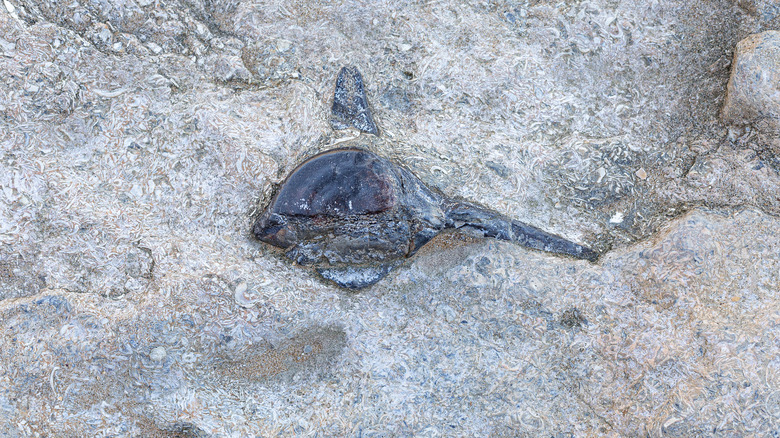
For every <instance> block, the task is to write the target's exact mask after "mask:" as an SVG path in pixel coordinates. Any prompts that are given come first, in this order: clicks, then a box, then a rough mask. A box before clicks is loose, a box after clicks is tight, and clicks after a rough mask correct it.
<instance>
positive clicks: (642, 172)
mask: <svg viewBox="0 0 780 438" xmlns="http://www.w3.org/2000/svg"><path fill="white" fill-rule="evenodd" d="M635 175H636V177H637V178H639V179H641V180H645V179H647V172H645V169H644V168H641V167H640V168H639V170H637V171H636V173H635Z"/></svg>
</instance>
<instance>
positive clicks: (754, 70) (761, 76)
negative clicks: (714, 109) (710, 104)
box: [722, 31, 780, 137]
mask: <svg viewBox="0 0 780 438" xmlns="http://www.w3.org/2000/svg"><path fill="white" fill-rule="evenodd" d="M722 115H723V120H724V121H725V122H727V123H733V124H736V125H748V124H749V125H753V126H754V127H756V128H757V129H758V130H759V131H761V132H763V133H765V134H769V135H770V136H772V137H780V31H766V32H762V33H758V34H754V35H750V36H749V37H747V38H745V39H743V40H742V41H740V42H739V44H737V49H736V51H735V52H734V62H733V64H732V68H731V79H729V84H728V92H727V95H726V102H725V104H724V105H723V114H722Z"/></svg>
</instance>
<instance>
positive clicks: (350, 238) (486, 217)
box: [252, 68, 599, 289]
mask: <svg viewBox="0 0 780 438" xmlns="http://www.w3.org/2000/svg"><path fill="white" fill-rule="evenodd" d="M345 71H346V74H350V70H347V69H346V68H345V69H343V70H342V72H341V74H340V77H341V76H342V75H344V74H345ZM351 71H352V72H355V73H356V72H357V69H354V68H352V69H351ZM357 74H358V75H359V73H357ZM360 81H361V82H362V79H360ZM339 82H342V83H343V82H345V81H339ZM346 82H351V83H354V82H355V81H346ZM359 91H360V92H361V93H362V91H363V90H362V87H360V90H359ZM339 93H340V90H339V86H338V85H337V87H336V96H339ZM342 94H343V93H342ZM356 101H362V102H366V100H365V97H364V96H363V97H362V98H360V99H356ZM353 113H354V114H359V115H360V117H363V118H364V120H365V115H364V114H365V112H364V111H362V110H361V111H354V112H353ZM353 126H354V125H353ZM447 229H459V230H468V231H471V232H472V234H474V233H476V234H477V235H480V236H484V237H493V238H497V239H501V240H507V241H511V242H516V243H519V244H520V245H523V246H525V247H528V248H533V249H537V250H541V251H546V252H550V253H555V254H562V255H567V256H571V257H575V258H578V259H586V260H590V261H595V260H596V259H597V258H598V256H599V255H598V254H597V253H596V252H594V251H593V250H591V249H589V248H587V247H584V246H582V245H578V244H576V243H573V242H570V241H568V240H566V239H564V238H562V237H560V236H556V235H554V234H550V233H547V232H545V231H542V230H540V229H538V228H536V227H533V226H531V225H527V224H524V223H522V222H519V221H515V220H512V219H509V218H507V217H505V216H503V215H501V214H499V213H497V212H494V211H492V210H489V209H487V208H485V207H482V206H479V205H477V204H474V203H471V202H467V201H461V200H455V199H450V198H447V197H446V196H444V195H443V194H442V193H441V192H439V191H438V190H436V189H432V188H429V187H427V186H426V185H425V184H424V183H423V182H422V181H420V179H419V178H417V177H416V176H415V175H414V174H412V173H411V172H410V171H409V170H407V169H405V168H404V167H402V166H400V165H398V164H395V163H393V162H392V161H390V160H388V159H386V158H383V157H380V156H379V155H377V154H375V153H373V152H370V151H368V150H366V149H363V148H362V147H348V148H342V149H334V150H330V151H326V152H323V153H320V154H317V155H315V156H313V157H310V158H309V159H307V160H306V161H305V162H303V164H301V165H300V166H298V167H297V168H296V169H295V170H293V171H292V172H291V173H290V175H289V176H288V177H287V179H286V180H285V181H284V182H283V183H282V185H281V187H280V188H279V191H278V192H277V193H276V195H275V196H274V198H273V199H272V200H271V202H270V204H269V205H268V207H267V208H266V209H265V211H264V212H263V213H262V214H261V215H260V217H259V218H258V219H257V221H256V222H255V224H254V226H253V229H252V232H253V234H254V235H255V237H257V238H258V239H259V240H261V241H263V242H266V243H269V244H271V245H274V246H277V247H280V248H284V249H286V250H287V252H286V255H287V257H288V258H290V259H291V260H293V261H295V262H297V263H298V264H300V265H304V266H312V267H314V268H315V269H316V270H317V272H319V274H320V275H322V277H324V278H325V279H327V280H331V281H333V282H335V283H336V284H338V285H339V286H342V287H345V288H349V289H360V288H363V287H367V286H370V285H372V284H374V283H376V282H377V281H379V280H381V279H382V278H383V277H384V276H386V275H387V274H388V273H389V272H390V271H391V270H392V269H393V268H395V267H397V266H398V265H399V264H400V263H402V262H403V260H404V259H406V258H408V257H410V256H412V255H413V254H414V253H415V252H417V250H419V249H420V248H421V247H422V246H423V245H425V244H426V243H427V242H428V241H429V240H431V239H432V238H433V237H434V236H436V235H437V234H439V233H440V232H442V231H444V230H447Z"/></svg>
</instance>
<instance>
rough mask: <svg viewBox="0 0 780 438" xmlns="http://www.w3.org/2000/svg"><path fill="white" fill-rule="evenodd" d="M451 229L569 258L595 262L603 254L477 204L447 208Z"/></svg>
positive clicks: (448, 224)
mask: <svg viewBox="0 0 780 438" xmlns="http://www.w3.org/2000/svg"><path fill="white" fill-rule="evenodd" d="M446 217H447V223H446V227H447V228H457V229H466V230H472V231H475V232H477V233H478V234H480V235H482V236H484V237H494V238H496V239H501V240H507V241H510V242H516V243H518V244H520V245H523V246H525V247H527V248H532V249H537V250H540V251H545V252H550V253H554V254H563V255H568V256H571V257H574V258H578V259H584V260H588V261H591V262H595V261H596V260H598V258H599V254H598V253H597V252H595V251H593V250H592V249H590V248H588V247H586V246H582V245H578V244H576V243H574V242H571V241H569V240H566V239H564V238H563V237H560V236H556V235H555V234H551V233H548V232H546V231H542V230H540V229H539V228H536V227H534V226H531V225H528V224H524V223H522V222H520V221H514V220H511V219H507V218H506V217H504V216H502V215H500V214H498V213H496V212H494V211H490V210H488V209H485V208H483V207H480V206H478V205H476V204H471V203H468V202H452V203H450V204H449V205H448V206H447V208H446Z"/></svg>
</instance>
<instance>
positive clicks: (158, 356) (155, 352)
mask: <svg viewBox="0 0 780 438" xmlns="http://www.w3.org/2000/svg"><path fill="white" fill-rule="evenodd" d="M167 355H168V353H167V352H166V351H165V348H163V347H154V348H152V351H151V352H150V353H149V358H150V359H152V360H153V361H155V362H160V361H161V360H163V359H165V356H167Z"/></svg>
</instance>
